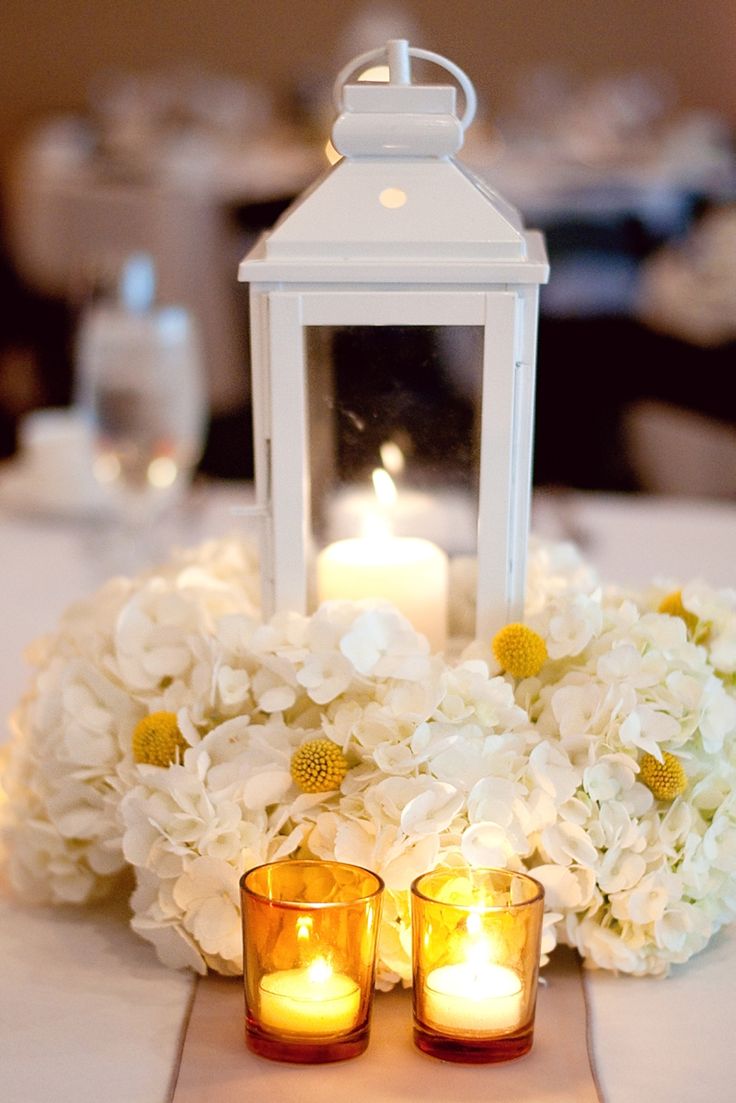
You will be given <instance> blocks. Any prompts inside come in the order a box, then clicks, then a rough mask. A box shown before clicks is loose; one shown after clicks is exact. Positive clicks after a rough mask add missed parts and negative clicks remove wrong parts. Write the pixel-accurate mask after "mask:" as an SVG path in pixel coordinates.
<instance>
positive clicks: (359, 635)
mask: <svg viewBox="0 0 736 1103" xmlns="http://www.w3.org/2000/svg"><path fill="white" fill-rule="evenodd" d="M471 573H472V566H469V565H466V566H465V567H463V568H462V570H460V571H459V572H456V578H455V583H456V596H455V599H454V612H455V614H456V620H459V621H460V622H462V620H463V618H465V619H467V614H468V611H469V605H470V603H469V599H467V597H466V598H465V599H464V598H463V595H467V594H469V593H470V592H471V591H472V579H471V577H470V575H471ZM257 575H258V572H257V564H256V561H255V558H254V555H253V552H252V550H251V549H249V548H248V547H247V546H246V545H243V544H241V543H239V542H237V541H234V540H228V541H219V542H213V543H209V544H207V545H204V546H203V547H202V548H200V549H198V550H196V551H193V552H189V553H181V554H178V555H176V556H175V557H174V558H173V559H172V560H171V561H170V562H169V563H168V564H166V565H165V566H164V567H163V568H161V569H160V570H157V571H153V572H148V573H146V574H143V575H141V576H139V577H138V578H136V579H133V580H121V579H116V580H113V581H111V582H110V583H108V584H107V585H106V586H105V587H103V589H102V590H100V591H99V592H98V593H97V594H95V595H94V596H93V597H91V598H90V599H88V600H85V601H83V602H80V603H78V604H77V605H75V606H73V607H72V608H71V609H69V610H68V612H67V613H66V615H65V616H64V617H63V618H62V621H61V623H60V625H59V628H58V631H57V632H55V633H54V634H53V635H51V636H48V637H46V638H45V639H43V640H41V641H39V643H38V644H37V645H36V646H35V648H34V649H33V650H32V653H31V655H30V659H31V662H32V663H33V665H34V666H35V676H34V678H33V681H32V684H31V686H30V689H29V691H28V692H27V694H26V695H25V697H24V698H23V699H22V701H21V703H20V705H19V707H18V709H17V710H16V712H15V714H14V716H13V720H12V723H13V728H14V739H13V742H12V744H11V747H10V752H9V756H8V761H7V764H6V768H5V771H4V776H3V786H4V788H5V791H6V794H7V800H6V802H5V805H4V809H3V813H2V815H3V837H4V842H5V849H6V857H7V864H8V869H9V875H10V879H11V882H12V884H13V885H14V887H15V888H16V890H17V891H18V892H19V893H20V894H21V895H22V896H23V897H24V898H27V899H30V900H34V901H38V902H42V901H46V902H52V903H80V904H81V903H84V902H86V901H89V900H92V899H95V898H98V897H100V896H102V895H104V894H107V893H110V892H113V891H123V888H124V886H125V885H126V877H125V874H126V871H127V870H128V869H129V868H132V869H133V870H134V872H135V878H136V887H135V890H134V891H133V894H132V897H131V905H132V909H133V917H132V920H131V923H132V926H133V928H134V929H135V930H136V931H137V932H138V933H139V934H140V935H142V936H143V937H144V938H146V939H148V940H149V941H150V942H152V943H153V945H154V946H155V948H156V951H157V953H158V955H159V957H160V958H161V960H162V961H164V962H166V963H167V964H169V965H171V966H174V967H184V966H189V967H191V968H193V969H196V970H197V971H199V972H204V971H205V970H206V969H208V968H209V969H213V970H216V971H218V972H220V973H224V974H236V973H238V972H240V971H241V968H242V953H241V936H240V918H239V896H238V879H239V877H240V875H241V873H242V872H243V871H244V870H245V869H247V868H249V867H250V866H252V865H255V864H257V863H259V862H263V861H267V860H272V859H277V858H280V857H285V856H288V855H294V854H311V855H314V856H317V857H324V858H337V859H339V860H343V861H348V862H355V863H357V864H360V865H363V866H368V867H370V868H372V869H374V870H376V871H377V872H378V873H380V875H381V876H382V877H383V878H384V880H385V883H386V895H385V902H384V914H383V921H382V931H381V939H380V961H379V970H378V983H379V985H380V986H381V987H383V988H389V987H391V986H392V985H393V984H395V983H396V982H398V981H401V982H403V983H408V982H409V981H410V975H411V968H410V953H411V949H410V932H409V906H408V888H409V885H410V883H411V881H412V879H413V878H414V877H415V876H417V875H418V874H419V873H422V872H424V871H425V870H427V869H429V868H431V867H433V866H435V865H437V864H439V863H442V864H450V865H456V866H467V865H476V866H488V865H492V866H507V867H509V868H515V869H519V870H524V869H526V870H528V871H531V872H532V873H533V875H534V876H535V877H537V878H538V879H539V880H540V881H542V882H543V884H544V886H545V889H546V901H547V914H546V918H545V932H544V946H543V949H544V952H545V954H548V953H549V952H551V951H552V949H553V948H554V946H555V944H556V943H557V942H558V941H561V942H565V943H567V944H569V945H572V946H574V947H576V948H577V949H578V950H579V952H580V953H581V955H582V956H583V958H584V959H585V961H586V963H587V964H588V965H590V966H593V967H601V968H606V969H616V970H620V971H622V972H626V973H632V974H662V973H666V972H667V970H668V969H669V967H670V965H671V964H672V963H676V962H682V961H686V960H687V959H688V958H689V957H690V956H691V955H692V954H693V953H695V952H697V951H698V950H700V949H702V947H703V946H705V944H706V943H707V942H708V940H709V939H710V937H711V936H712V935H713V934H714V933H715V932H716V931H717V930H718V929H719V927H720V926H722V925H723V924H724V923H726V922H728V921H729V920H731V919H732V918H733V917H734V915H735V914H736V876H735V871H736V798H735V797H734V792H735V789H736V786H735V784H734V783H735V782H736V593H734V592H733V591H714V590H712V589H710V588H709V587H707V586H706V585H704V584H701V583H693V584H690V585H688V586H686V587H685V588H684V589H683V590H682V591H681V593H680V592H679V591H678V592H677V593H676V594H669V593H668V589H669V588H667V587H653V588H652V590H651V591H649V592H647V593H643V594H637V595H633V594H624V593H621V592H617V591H613V590H608V591H606V592H603V591H602V590H601V589H600V588H599V587H598V586H597V582H596V579H595V577H594V575H593V572H592V571H591V570H590V568H588V567H587V566H586V565H585V563H584V562H582V560H581V559H580V557H579V556H578V554H577V552H576V551H575V550H574V549H573V548H571V547H570V546H569V545H557V546H555V545H543V544H533V547H532V553H531V562H530V570H529V579H528V604H527V611H526V626H525V627H524V628H523V629H521V630H519V631H520V636H519V632H517V636H519V638H520V639H521V642H522V644H525V643H526V642H528V641H529V640H535V641H536V643H535V647H537V648H541V652H540V655H541V659H543V660H544V661H541V659H540V663H539V664H537V665H538V666H539V667H540V668H539V669H538V670H535V671H534V673H533V674H532V675H531V676H519V677H514V675H513V673H511V672H510V671H511V669H512V668H513V663H511V664H506V667H507V669H506V673H503V672H502V668H501V665H500V664H499V662H498V661H497V658H496V657H495V656H494V653H493V651H492V649H491V644H490V641H476V642H474V643H472V644H471V645H470V646H468V647H467V648H466V649H465V650H464V651H463V652H462V653H461V654H460V655H459V656H458V657H457V658H456V659H448V658H446V657H443V656H440V655H433V654H430V652H429V650H428V645H427V643H426V640H425V639H424V638H423V637H421V636H419V635H417V634H416V633H415V632H414V630H413V629H412V627H411V625H410V624H409V623H408V622H407V621H406V620H405V619H404V618H403V617H402V616H401V615H400V614H399V613H398V612H397V611H396V610H395V609H393V608H392V607H390V606H385V605H366V604H358V603H328V604H326V605H324V606H322V607H321V608H320V609H319V610H318V611H317V612H316V613H315V614H314V615H312V616H311V617H303V616H299V615H296V614H293V613H292V614H286V615H278V616H276V617H274V618H273V619H272V620H271V621H270V622H268V623H265V624H262V623H260V622H259V618H258V609H257V592H258V577H257ZM663 602H664V604H663ZM660 607H661V608H663V609H664V610H665V611H659V609H660ZM526 634H528V636H527V635H526ZM542 641H543V642H542ZM497 650H498V649H497ZM517 673H519V671H517ZM521 673H522V674H524V673H527V672H525V671H521ZM141 732H144V734H145V736H146V739H147V740H148V742H145V743H144V742H141V738H142V737H141ZM136 740H138V741H137V742H136ZM325 741H326V742H325ZM315 745H317V751H318V752H319V753H320V754H322V752H324V751H325V750H326V752H327V760H328V769H327V774H326V775H324V776H327V777H328V782H329V784H330V788H328V789H326V790H325V789H324V788H320V785H321V784H322V782H321V781H319V780H316V781H315V780H314V778H313V779H311V781H310V773H309V771H310V769H311V767H310V762H312V761H313V760H314V761H316V759H314V756H313V755H312V749H313V747H314V746H315ZM141 748H143V749H141ZM298 752H301V754H302V759H301V761H302V762H303V763H306V765H305V766H304V768H303V769H302V770H301V772H299V771H292V767H293V764H294V760H295V755H297V753H298ZM315 753H316V752H315ZM310 755H311V756H312V757H310ZM323 759H324V754H322V758H321V759H320V761H321V762H322V761H323ZM157 762H158V763H159V764H155V763H157ZM330 763H331V765H330ZM330 770H332V771H333V772H332V773H330ZM295 776H296V777H297V778H298V780H299V784H297V781H295ZM319 776H320V777H322V776H323V775H319ZM314 777H315V778H317V774H315V775H314ZM315 789H316V791H315Z"/></svg>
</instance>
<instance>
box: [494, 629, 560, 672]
mask: <svg viewBox="0 0 736 1103" xmlns="http://www.w3.org/2000/svg"><path fill="white" fill-rule="evenodd" d="M491 647H492V648H493V654H494V655H495V657H496V662H497V663H498V664H499V666H500V667H501V669H502V670H504V671H505V672H506V673H507V674H511V675H513V677H514V678H532V677H534V675H535V674H539V671H540V670H541V669H542V667H543V665H544V663H545V662H546V661H547V645H546V644H545V642H544V640H543V639H542V637H541V636H540V635H539V633H538V632H535V631H534V629H533V628H528V627H527V626H526V624H507V625H506V627H505V628H502V629H501V630H500V631H499V632H496V635H495V636H494V637H493V640H492V642H491Z"/></svg>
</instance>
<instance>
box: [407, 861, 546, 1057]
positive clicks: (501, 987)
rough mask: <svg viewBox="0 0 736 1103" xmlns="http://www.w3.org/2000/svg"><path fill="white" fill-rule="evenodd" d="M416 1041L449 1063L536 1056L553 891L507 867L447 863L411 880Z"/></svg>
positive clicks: (423, 1049) (420, 1046) (424, 1049)
mask: <svg viewBox="0 0 736 1103" xmlns="http://www.w3.org/2000/svg"><path fill="white" fill-rule="evenodd" d="M411 909H412V958H413V981H414V984H413V1004H414V1041H415V1043H416V1045H417V1046H418V1048H419V1049H420V1050H422V1051H423V1052H424V1053H429V1054H430V1055H431V1056H432V1057H440V1058H442V1059H443V1060H445V1061H463V1062H469V1063H473V1064H484V1063H489V1062H497V1061H510V1060H513V1059H514V1058H516V1057H521V1056H523V1054H525V1053H528V1052H529V1050H530V1049H531V1047H532V1041H533V1038H534V1013H535V1008H536V998H537V979H538V974H539V955H540V948H541V938H542V915H543V911H544V889H543V888H542V886H541V885H540V884H539V882H538V881H535V880H534V879H533V878H532V877H527V876H526V875H525V874H521V873H514V872H511V871H510V870H503V869H471V870H461V869H438V870H435V871H434V872H432V873H425V874H423V875H422V876H421V877H418V878H417V879H416V881H414V883H413V884H412V886H411Z"/></svg>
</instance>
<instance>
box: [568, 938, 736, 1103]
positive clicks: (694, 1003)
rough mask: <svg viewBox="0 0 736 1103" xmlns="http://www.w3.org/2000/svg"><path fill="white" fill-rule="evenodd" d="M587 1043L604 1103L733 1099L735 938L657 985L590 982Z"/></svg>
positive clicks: (728, 1102)
mask: <svg viewBox="0 0 736 1103" xmlns="http://www.w3.org/2000/svg"><path fill="white" fill-rule="evenodd" d="M585 988H586V1002H587V1004H588V1035H589V1041H590V1042H591V1043H592V1045H591V1049H592V1052H591V1059H592V1060H593V1063H594V1066H595V1069H596V1073H597V1079H598V1082H599V1085H600V1086H601V1087H602V1089H603V1096H604V1099H603V1103H699V1101H700V1100H707V1101H708V1103H732V1100H733V1099H734V1098H736V1088H735V1087H734V1085H735V1084H736V1047H735V1046H734V1042H733V1024H734V1022H736V930H734V927H733V926H732V927H728V928H725V929H724V930H723V931H721V932H720V934H719V935H717V936H716V938H715V939H714V940H713V942H711V944H710V945H709V946H708V947H707V948H706V949H705V950H704V951H703V952H702V953H701V954H698V955H697V956H696V957H694V958H692V959H691V960H690V961H689V962H688V963H687V965H681V966H676V967H675V968H674V969H673V971H672V973H671V974H670V976H669V977H667V978H665V979H660V980H655V979H653V978H644V979H640V978H637V977H616V976H613V975H612V974H611V973H603V972H589V973H586V974H585Z"/></svg>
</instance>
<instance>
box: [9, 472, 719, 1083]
mask: <svg viewBox="0 0 736 1103" xmlns="http://www.w3.org/2000/svg"><path fill="white" fill-rule="evenodd" d="M239 498H240V495H239V493H238V492H235V495H234V496H233V492H232V491H231V492H230V493H229V494H228V495H225V496H224V497H223V498H220V499H218V501H217V502H213V507H212V512H210V511H209V510H208V511H204V512H201V513H200V514H199V515H198V517H199V520H198V523H197V525H196V526H194V529H193V531H196V532H197V534H198V535H199V534H203V533H204V532H215V531H223V530H225V529H226V528H228V527H230V526H231V525H232V518H231V515H230V513H229V507H230V506H231V505H232V504H233V502H234V501H235V500H239ZM242 498H243V500H246V498H247V491H243V495H242ZM535 516H536V519H537V526H536V527H537V528H538V529H539V530H540V531H542V532H545V533H548V534H550V535H553V536H563V535H567V536H569V535H577V536H578V538H581V539H582V541H583V543H584V544H585V546H586V553H587V554H588V556H589V558H590V559H591V560H592V561H593V562H594V563H596V564H597V565H598V566H599V567H600V568H601V570H602V572H603V574H604V577H605V578H606V579H609V580H611V581H620V582H630V583H639V582H642V581H645V580H646V579H647V578H649V577H650V576H651V575H652V574H655V573H659V574H664V575H671V576H680V577H681V578H687V577H689V576H691V575H695V574H699V575H702V576H704V577H706V578H708V579H710V580H711V581H713V582H715V583H719V584H726V583H729V582H731V583H733V582H734V581H736V579H735V578H734V574H735V573H736V572H735V570H734V566H733V562H734V551H735V550H736V509H735V508H734V507H733V506H730V505H715V504H711V505H706V504H700V505H697V506H695V505H689V504H688V503H682V502H667V501H656V500H655V501H647V500H642V499H622V500H617V499H607V498H604V497H598V496H585V495H572V496H565V497H564V498H563V497H560V496H553V497H552V498H551V499H550V498H549V497H543V498H541V499H540V500H539V501H538V503H537V507H536V511H535ZM83 549H84V541H83V539H82V538H81V536H80V531H79V530H78V528H77V527H76V526H75V525H73V524H62V523H59V522H58V521H57V522H55V523H44V522H43V521H42V520H41V519H38V518H36V519H29V518H25V519H20V518H18V517H10V516H6V517H4V518H1V519H0V562H2V566H3V575H4V577H3V630H2V636H1V637H0V710H1V711H2V714H3V715H6V714H7V712H8V711H9V709H10V708H11V707H12V705H13V703H14V701H15V699H16V698H17V696H18V693H19V691H20V689H21V686H22V683H23V672H22V662H21V659H20V657H19V656H20V651H21V649H22V647H23V646H24V645H25V644H26V643H28V642H30V640H31V639H32V638H33V637H34V636H35V635H37V634H38V633H39V632H40V631H42V630H44V629H47V628H51V627H53V625H54V622H55V620H56V617H57V615H58V613H59V612H60V610H61V609H62V608H63V607H64V605H65V604H66V603H67V602H68V601H70V600H71V599H73V598H74V597H76V596H78V595H79V594H80V593H82V592H84V591H85V590H87V589H88V588H89V582H90V581H91V579H92V574H91V573H90V564H89V562H87V561H85V556H84V553H83ZM123 914H124V906H123V904H122V903H119V904H113V905H112V906H110V905H108V906H105V907H101V908H98V909H91V910H85V909H82V910H79V911H77V910H73V909H63V910H61V911H47V910H45V909H34V908H25V907H21V906H19V905H18V904H16V903H13V902H11V901H10V900H8V899H7V898H2V897H0V1023H1V1024H2V1026H1V1029H0V1069H1V1070H2V1071H1V1072H0V1084H1V1085H2V1087H1V1088H0V1098H1V1099H2V1100H3V1103H41V1101H44V1103H45V1101H47V1100H48V1101H53V1103H86V1101H87V1100H89V1101H90V1103H92V1101H94V1103H98V1101H99V1100H104V1101H105V1103H165V1101H166V1100H168V1099H169V1098H170V1093H171V1088H172V1074H173V1071H174V1069H175V1068H176V1064H177V1060H178V1054H179V1047H180V1044H181V1036H182V1024H183V1023H184V1021H185V1019H186V1014H187V1010H188V1005H189V1001H190V997H191V992H192V980H191V978H190V977H189V976H187V975H181V974H177V973H173V972H170V971H168V970H165V969H163V968H162V967H161V966H159V965H158V964H157V963H156V960H155V957H154V955H153V951H152V950H151V948H150V947H149V946H147V945H146V944H144V943H143V942H140V941H139V940H138V939H136V938H135V937H134V936H133V934H132V933H131V932H130V930H129V929H128V928H127V927H126V925H125V924H124V922H123V919H122V915H123ZM586 992H587V999H588V1005H589V1027H590V1039H589V1041H590V1050H591V1053H592V1056H593V1059H594V1063H595V1067H596V1070H597V1074H598V1078H599V1082H600V1084H601V1085H602V1091H603V1094H604V1097H605V1101H606V1103H695V1101H696V1100H701V1099H702V1100H708V1103H728V1101H730V1100H732V1099H733V1098H734V1086H733V1085H734V1083H736V1053H735V1052H734V1048H733V1046H732V1044H731V1040H730V1034H731V1025H732V1023H733V1022H734V1021H736V935H734V934H733V933H731V932H730V931H729V932H723V933H722V934H721V935H720V936H719V937H718V938H717V939H716V940H714V942H713V944H712V945H711V946H710V947H709V948H708V949H707V950H706V951H705V952H704V953H703V954H701V955H700V956H699V957H697V958H695V959H694V960H693V961H692V962H691V963H690V964H689V965H687V966H684V967H682V968H680V969H676V970H675V972H674V975H673V976H672V977H671V978H670V979H668V980H667V981H654V980H634V979H624V978H615V977H611V976H608V975H606V974H602V973H593V974H589V975H588V977H587V979H586ZM427 1069H428V1072H427V1076H428V1077H429V1076H431V1069H432V1066H431V1064H430V1063H427ZM392 1076H393V1073H391V1072H390V1070H387V1083H388V1082H389V1080H391V1077H392ZM493 1083H494V1082H493V1077H492V1075H490V1072H489V1077H488V1091H489V1095H491V1094H492V1092H493ZM392 1091H393V1089H392ZM356 1094H358V1095H359V1094H360V1090H359V1088H358V1089H356ZM423 1096H424V1093H423V1090H422V1086H421V1084H419V1083H417V1084H416V1085H415V1086H413V1087H412V1092H411V1094H405V1095H403V1096H397V1095H396V1092H395V1091H393V1094H391V1095H388V1094H387V1095H385V1096H383V1095H380V1094H374V1095H372V1096H370V1098H375V1099H377V1100H378V1099H382V1098H386V1099H389V1098H390V1099H392V1100H393V1099H397V1098H404V1099H407V1100H409V1099H416V1098H421V1097H423ZM247 1097H248V1087H247V1083H244V1084H243V1098H247ZM282 1098H283V1099H284V1103H289V1101H288V1099H287V1098H286V1097H285V1096H282ZM292 1098H293V1100H294V1101H297V1100H298V1099H299V1095H298V1093H297V1094H294V1095H293V1097H292ZM362 1098H369V1097H366V1096H365V1095H363V1096H362ZM570 1098H571V1103H574V1098H575V1097H574V1095H573V1096H572V1097H570ZM213 1103H216V1101H215V1100H214V1099H213Z"/></svg>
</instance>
